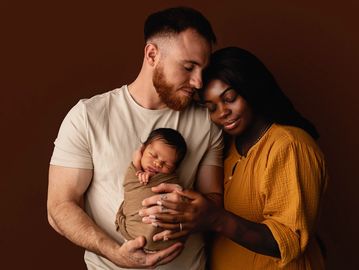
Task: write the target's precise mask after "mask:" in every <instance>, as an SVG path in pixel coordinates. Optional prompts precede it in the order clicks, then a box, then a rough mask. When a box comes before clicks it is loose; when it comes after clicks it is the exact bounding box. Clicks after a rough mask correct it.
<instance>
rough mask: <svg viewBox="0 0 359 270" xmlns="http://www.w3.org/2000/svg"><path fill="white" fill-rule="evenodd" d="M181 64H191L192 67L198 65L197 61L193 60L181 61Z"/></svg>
mask: <svg viewBox="0 0 359 270" xmlns="http://www.w3.org/2000/svg"><path fill="white" fill-rule="evenodd" d="M182 62H183V63H184V64H193V65H197V66H199V65H200V64H199V63H198V62H197V61H194V60H183V61H182Z"/></svg>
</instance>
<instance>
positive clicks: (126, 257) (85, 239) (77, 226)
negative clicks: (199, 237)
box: [47, 165, 182, 268]
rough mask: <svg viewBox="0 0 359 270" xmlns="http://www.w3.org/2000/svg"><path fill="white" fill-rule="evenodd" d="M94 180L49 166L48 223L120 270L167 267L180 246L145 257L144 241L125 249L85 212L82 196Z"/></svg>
mask: <svg viewBox="0 0 359 270" xmlns="http://www.w3.org/2000/svg"><path fill="white" fill-rule="evenodd" d="M91 179H92V170H87V169H75V168H67V167H61V166H54V165H50V169H49V186H48V201H47V207H48V220H49V223H50V225H51V226H52V227H53V228H54V229H55V230H56V231H57V232H59V233H60V234H61V235H63V236H65V237H66V238H68V239H69V240H70V241H72V242H73V243H75V244H77V245H79V246H81V247H83V248H85V249H88V250H91V251H93V252H95V253H97V254H99V255H101V256H104V257H106V258H108V259H109V260H110V261H112V262H113V263H115V264H116V265H118V266H121V267H128V268H146V267H152V266H156V265H160V264H165V263H168V262H169V261H171V260H173V259H174V258H175V257H176V256H177V255H178V254H179V253H180V252H181V249H182V245H181V244H180V243H176V244H174V245H172V246H171V247H169V248H167V249H165V250H163V251H160V252H157V253H154V254H145V253H144V252H143V251H142V247H143V246H144V244H145V239H144V237H137V238H136V239H135V240H131V241H128V242H126V243H125V244H123V245H122V246H121V245H120V244H119V243H117V242H116V241H115V240H114V239H112V238H111V237H110V236H109V235H108V234H106V233H105V232H104V231H103V230H102V229H101V228H100V227H99V226H97V225H96V224H95V223H94V221H93V220H92V219H91V218H90V217H89V216H88V215H87V214H86V213H85V211H84V210H83V196H84V193H85V192H86V190H87V188H88V186H89V184H90V182H91Z"/></svg>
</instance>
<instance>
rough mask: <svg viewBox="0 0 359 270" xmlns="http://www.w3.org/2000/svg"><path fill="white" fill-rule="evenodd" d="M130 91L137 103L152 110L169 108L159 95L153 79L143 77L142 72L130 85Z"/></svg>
mask: <svg viewBox="0 0 359 270" xmlns="http://www.w3.org/2000/svg"><path fill="white" fill-rule="evenodd" d="M128 91H129V92H130V95H131V96H132V98H133V99H134V100H135V101H136V103H137V104H139V105H140V106H142V107H143V108H146V109H150V110H159V109H163V108H167V106H166V105H165V104H164V103H163V102H162V100H161V99H160V97H159V96H158V94H157V92H156V89H155V88H154V86H153V84H152V81H148V80H147V79H146V78H141V74H140V75H139V76H138V77H137V78H136V80H135V81H133V82H132V83H131V84H129V85H128Z"/></svg>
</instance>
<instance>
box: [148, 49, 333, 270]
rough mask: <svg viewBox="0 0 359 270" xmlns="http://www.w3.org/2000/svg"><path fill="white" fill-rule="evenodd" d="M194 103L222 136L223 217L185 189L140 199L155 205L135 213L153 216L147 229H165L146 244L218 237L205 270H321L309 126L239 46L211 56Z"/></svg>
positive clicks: (319, 161)
mask: <svg viewBox="0 0 359 270" xmlns="http://www.w3.org/2000/svg"><path fill="white" fill-rule="evenodd" d="M200 95H201V99H202V101H203V103H204V105H205V106H206V107H207V108H208V110H209V113H210V116H211V119H212V121H213V122H215V123H216V124H217V125H218V126H220V127H221V128H223V130H224V132H225V134H226V135H227V136H226V145H227V147H226V155H225V156H226V159H225V164H224V174H225V179H224V209H223V208H220V207H217V206H215V205H213V204H211V203H210V201H209V200H208V199H207V198H205V197H204V196H202V195H201V194H199V193H196V192H194V191H190V190H185V191H176V192H172V193H171V194H169V193H167V194H166V195H165V196H164V195H156V196H153V197H151V198H149V199H146V200H144V201H143V205H144V206H151V205H154V204H156V203H157V204H159V205H160V206H161V207H160V208H158V207H157V208H156V207H152V208H149V209H147V210H144V212H146V214H144V215H145V216H148V215H151V214H152V216H153V217H154V219H152V220H151V219H149V218H144V219H145V220H147V223H152V224H153V225H155V226H160V227H162V228H164V229H166V230H165V231H164V232H163V233H161V234H159V235H157V236H155V237H154V238H155V240H166V239H175V238H178V237H181V236H183V235H186V234H188V233H191V232H196V231H203V230H212V231H215V232H217V233H218V236H217V237H216V239H215V241H214V244H213V248H212V252H211V253H212V254H211V257H210V267H211V269H214V270H217V269H220V270H226V269H236V270H237V269H244V270H250V269H255V270H257V269H258V270H259V269H260V270H262V269H279V268H280V269H286V270H289V269H290V270H291V269H296V270H297V269H315V270H320V269H324V263H323V258H322V254H321V250H320V248H319V244H318V242H317V240H316V237H315V235H316V226H317V221H318V215H319V210H320V207H321V201H322V197H323V193H324V190H325V187H326V183H327V171H326V165H325V161H324V157H323V154H322V153H321V151H320V149H319V147H318V146H317V144H316V143H315V139H317V138H318V133H317V131H316V129H315V127H314V126H313V125H312V124H311V123H310V122H309V121H308V120H306V119H305V118H303V117H302V116H301V115H300V114H299V113H298V112H297V111H296V110H295V109H294V107H293V105H292V104H291V102H290V101H289V99H288V98H287V97H286V96H285V95H284V93H283V92H282V91H281V89H280V88H279V86H278V84H277V83H276V81H275V80H274V78H273V76H272V75H271V74H270V72H269V71H268V70H267V68H266V67H265V66H264V65H263V64H262V63H261V62H260V61H259V60H258V59H257V58H256V57H255V56H254V55H252V54H251V53H249V52H247V51H245V50H243V49H240V48H233V47H230V48H225V49H221V50H218V51H216V52H215V53H214V54H213V55H212V57H211V62H210V65H209V67H208V68H207V69H206V70H205V72H204V87H203V90H202V91H201V93H200ZM174 190H175V188H174V187H171V186H166V187H158V188H154V189H153V191H155V192H171V191H174ZM175 193H177V195H176V194H175ZM166 209H167V210H166ZM164 210H166V211H164ZM163 211H164V212H168V211H170V213H173V214H174V215H168V214H166V213H162V212H163ZM185 248H190V246H189V247H185Z"/></svg>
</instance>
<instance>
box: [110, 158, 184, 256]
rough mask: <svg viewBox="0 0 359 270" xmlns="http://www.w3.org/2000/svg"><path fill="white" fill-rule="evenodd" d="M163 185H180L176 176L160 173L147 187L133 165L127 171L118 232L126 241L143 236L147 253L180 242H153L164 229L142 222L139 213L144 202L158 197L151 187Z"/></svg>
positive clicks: (117, 227)
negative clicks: (149, 198) (155, 236)
mask: <svg viewBox="0 0 359 270" xmlns="http://www.w3.org/2000/svg"><path fill="white" fill-rule="evenodd" d="M161 183H175V184H177V183H178V177H177V176H176V174H174V173H172V174H163V173H158V174H156V175H154V176H152V177H151V178H150V180H149V181H148V184H147V185H143V184H141V183H140V181H139V180H138V177H137V176H136V168H135V166H134V165H133V163H131V165H130V166H129V168H128V169H127V172H126V176H125V180H124V183H123V186H124V200H123V202H122V204H121V206H120V208H119V210H118V212H117V215H116V222H115V223H116V230H117V231H120V233H121V234H122V236H123V237H124V238H125V239H126V240H131V239H135V238H136V237H138V236H141V235H143V236H144V237H145V238H146V245H145V247H144V249H145V250H147V251H156V250H161V249H164V248H166V247H169V246H170V245H172V244H173V243H175V242H178V241H179V240H178V239H176V240H168V241H157V242H153V240H152V237H153V235H155V234H157V233H159V232H161V231H162V230H163V229H162V228H156V227H154V226H153V225H151V224H145V223H143V222H142V217H140V215H139V214H138V212H139V211H140V210H141V208H142V204H141V203H142V201H143V200H144V199H146V198H148V197H151V196H153V195H156V194H157V193H154V192H152V190H151V187H154V186H157V185H159V184H161Z"/></svg>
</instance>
